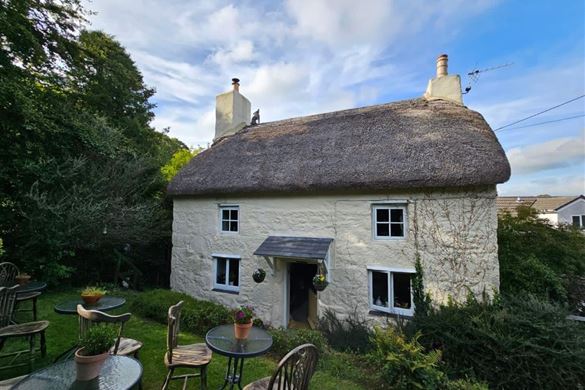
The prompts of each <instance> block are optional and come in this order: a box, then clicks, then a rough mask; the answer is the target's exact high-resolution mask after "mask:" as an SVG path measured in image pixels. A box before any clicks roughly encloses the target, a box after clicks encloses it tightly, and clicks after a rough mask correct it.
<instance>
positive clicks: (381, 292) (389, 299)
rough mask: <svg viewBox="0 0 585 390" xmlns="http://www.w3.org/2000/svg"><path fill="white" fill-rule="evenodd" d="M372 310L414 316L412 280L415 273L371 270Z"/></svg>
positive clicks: (370, 293) (370, 295)
mask: <svg viewBox="0 0 585 390" xmlns="http://www.w3.org/2000/svg"><path fill="white" fill-rule="evenodd" d="M368 274H369V279H370V280H369V286H370V291H369V297H370V298H369V299H370V309H372V310H378V311H384V312H387V313H396V314H401V315H413V313H414V305H413V302H412V286H411V278H412V276H413V275H414V272H410V271H408V272H405V271H391V270H381V269H370V270H369V271H368Z"/></svg>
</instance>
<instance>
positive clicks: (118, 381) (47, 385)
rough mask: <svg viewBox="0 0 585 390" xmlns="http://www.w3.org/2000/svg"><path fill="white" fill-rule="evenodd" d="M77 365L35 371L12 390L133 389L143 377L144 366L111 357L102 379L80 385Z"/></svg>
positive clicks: (106, 362) (126, 357)
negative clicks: (77, 377)
mask: <svg viewBox="0 0 585 390" xmlns="http://www.w3.org/2000/svg"><path fill="white" fill-rule="evenodd" d="M76 370H77V369H76V367H75V361H74V360H73V359H70V360H66V361H63V362H61V363H57V364H53V365H52V366H48V367H45V368H43V369H41V370H38V371H35V372H33V373H32V374H30V375H29V376H27V377H26V378H24V379H23V380H21V381H20V382H18V383H17V384H16V385H15V386H14V387H12V388H13V389H21V390H25V389H31V390H39V389H47V390H51V389H55V390H57V389H58V390H62V389H79V390H82V389H83V390H86V389H87V390H89V389H91V390H99V389H108V390H110V389H130V388H132V387H133V386H136V385H137V384H138V382H139V381H140V378H141V377H142V364H140V362H139V361H138V360H136V359H134V358H131V357H128V356H109V357H108V359H107V360H106V361H105V363H104V365H103V367H102V370H101V372H100V375H98V377H97V378H95V379H92V380H90V381H82V382H80V381H77V380H75V375H76Z"/></svg>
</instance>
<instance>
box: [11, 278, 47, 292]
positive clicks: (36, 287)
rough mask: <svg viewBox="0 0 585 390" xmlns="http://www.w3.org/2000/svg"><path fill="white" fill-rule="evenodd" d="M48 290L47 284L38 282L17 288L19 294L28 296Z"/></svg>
mask: <svg viewBox="0 0 585 390" xmlns="http://www.w3.org/2000/svg"><path fill="white" fill-rule="evenodd" d="M46 288H47V282H41V281H38V280H35V281H32V282H28V283H26V284H22V285H20V286H18V287H17V288H16V293H17V294H28V293H32V292H37V291H43V290H44V289H46Z"/></svg>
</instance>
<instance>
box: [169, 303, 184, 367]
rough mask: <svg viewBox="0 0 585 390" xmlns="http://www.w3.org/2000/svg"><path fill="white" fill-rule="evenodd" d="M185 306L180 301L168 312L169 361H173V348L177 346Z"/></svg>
mask: <svg viewBox="0 0 585 390" xmlns="http://www.w3.org/2000/svg"><path fill="white" fill-rule="evenodd" d="M182 307H183V301H180V302H179V303H177V304H176V305H173V306H171V307H169V314H168V321H169V325H168V329H167V352H168V360H169V363H172V362H173V349H174V348H175V347H176V346H177V342H178V337H179V332H180V324H181V308H182Z"/></svg>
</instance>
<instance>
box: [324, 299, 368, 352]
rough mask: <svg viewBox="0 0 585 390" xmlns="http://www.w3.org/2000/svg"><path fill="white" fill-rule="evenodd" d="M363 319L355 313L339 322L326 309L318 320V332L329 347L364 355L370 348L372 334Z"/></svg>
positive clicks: (332, 313) (331, 312)
mask: <svg viewBox="0 0 585 390" xmlns="http://www.w3.org/2000/svg"><path fill="white" fill-rule="evenodd" d="M368 325H369V324H368V322H367V320H366V319H365V318H362V317H360V316H359V315H358V314H357V311H355V312H354V313H353V314H352V315H350V316H349V317H347V318H345V319H343V320H340V319H339V318H337V316H336V315H335V312H333V311H331V310H329V309H327V310H325V313H323V316H322V317H321V318H320V319H319V330H320V331H321V332H322V333H323V335H324V336H325V338H326V339H327V342H328V343H329V345H330V346H331V347H332V348H333V349H335V350H337V351H341V352H354V353H365V352H367V351H369V350H370V349H371V348H372V344H371V342H370V339H371V337H372V336H373V332H372V330H371V329H370V327H369V326H368Z"/></svg>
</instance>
